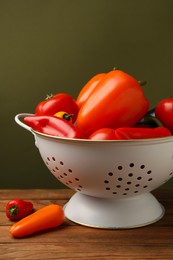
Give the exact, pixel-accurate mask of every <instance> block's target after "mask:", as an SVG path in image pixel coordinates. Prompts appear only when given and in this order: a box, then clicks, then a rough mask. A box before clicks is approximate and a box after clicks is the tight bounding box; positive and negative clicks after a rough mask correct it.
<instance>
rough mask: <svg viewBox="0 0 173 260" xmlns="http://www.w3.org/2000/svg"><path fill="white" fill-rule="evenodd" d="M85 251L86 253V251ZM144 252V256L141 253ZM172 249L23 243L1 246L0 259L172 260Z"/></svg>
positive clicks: (111, 245) (91, 244) (62, 243)
mask: <svg viewBox="0 0 173 260" xmlns="http://www.w3.org/2000/svg"><path fill="white" fill-rule="evenodd" d="M86 250H87V251H86ZM144 250H145V255H143V252H144ZM172 253H173V251H172V247H167V248H165V247H162V246H161V247H158V248H155V247H153V246H152V245H150V246H148V247H147V248H144V247H143V246H136V245H133V246H131V247H126V246H124V245H123V244H122V245H115V244H113V243H104V242H103V243H99V244H98V245H96V244H93V243H87V248H86V243H80V245H78V244H74V243H64V242H63V241H62V242H59V243H54V244H52V243H46V244H44V243H43V244H36V245H34V250H33V245H32V244H28V243H25V244H23V245H22V247H21V245H19V244H18V245H15V246H11V245H10V246H9V245H2V246H1V253H0V259H34V260H37V259H61V260H62V259H69V260H70V259H71V260H74V259H75V260H76V259H83V260H84V259H85V260H88V259H98V260H101V259H106V260H108V259H114V260H115V259H124V260H125V259H128V260H130V259H140V260H142V259H154V260H155V259H162V260H166V259H172ZM1 257H2V258H1Z"/></svg>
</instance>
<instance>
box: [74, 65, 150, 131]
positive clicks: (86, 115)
mask: <svg viewBox="0 0 173 260" xmlns="http://www.w3.org/2000/svg"><path fill="white" fill-rule="evenodd" d="M148 108H149V102H148V100H147V99H146V98H145V96H144V92H143V89H142V87H141V86H140V84H139V83H138V81H137V80H136V79H135V78H133V77H132V76H130V75H129V74H127V73H125V72H123V71H121V70H112V71H110V72H108V73H107V74H106V75H105V76H104V77H103V79H102V80H101V81H100V82H99V83H98V84H97V86H96V87H95V89H94V90H93V92H92V93H91V95H90V96H89V98H88V99H87V100H86V102H85V103H84V104H83V105H82V107H81V108H80V110H79V113H78V117H77V120H76V124H77V126H78V127H79V128H80V129H81V130H82V131H83V132H85V134H86V135H87V136H89V135H90V134H91V133H93V132H94V131H96V130H98V129H100V128H114V129H115V128H118V127H124V126H128V127H131V126H133V125H135V124H136V123H137V122H138V121H139V120H140V119H142V118H143V116H144V115H145V114H146V112H147V111H148Z"/></svg>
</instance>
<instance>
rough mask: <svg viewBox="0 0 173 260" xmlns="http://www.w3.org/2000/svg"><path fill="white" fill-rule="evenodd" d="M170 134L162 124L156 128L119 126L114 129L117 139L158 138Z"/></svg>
mask: <svg viewBox="0 0 173 260" xmlns="http://www.w3.org/2000/svg"><path fill="white" fill-rule="evenodd" d="M171 135H172V134H171V132H170V131H169V130H168V129H167V128H166V127H162V126H159V127H156V128H150V127H149V128H147V127H145V128H142V127H141V128H138V127H134V128H133V127H121V128H117V129H116V130H115V137H116V139H117V140H129V139H147V138H160V137H166V136H171Z"/></svg>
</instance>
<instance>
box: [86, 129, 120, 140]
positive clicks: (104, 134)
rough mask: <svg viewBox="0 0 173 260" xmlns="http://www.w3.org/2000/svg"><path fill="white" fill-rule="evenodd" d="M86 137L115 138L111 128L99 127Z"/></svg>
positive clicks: (93, 138)
mask: <svg viewBox="0 0 173 260" xmlns="http://www.w3.org/2000/svg"><path fill="white" fill-rule="evenodd" d="M88 139H90V140H115V130H114V129H112V128H101V129H98V130H96V131H95V132H93V133H92V134H91V135H90V136H89V137H88Z"/></svg>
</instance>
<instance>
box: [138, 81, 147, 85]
mask: <svg viewBox="0 0 173 260" xmlns="http://www.w3.org/2000/svg"><path fill="white" fill-rule="evenodd" d="M138 83H139V85H141V86H145V85H146V84H147V81H146V80H138Z"/></svg>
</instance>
